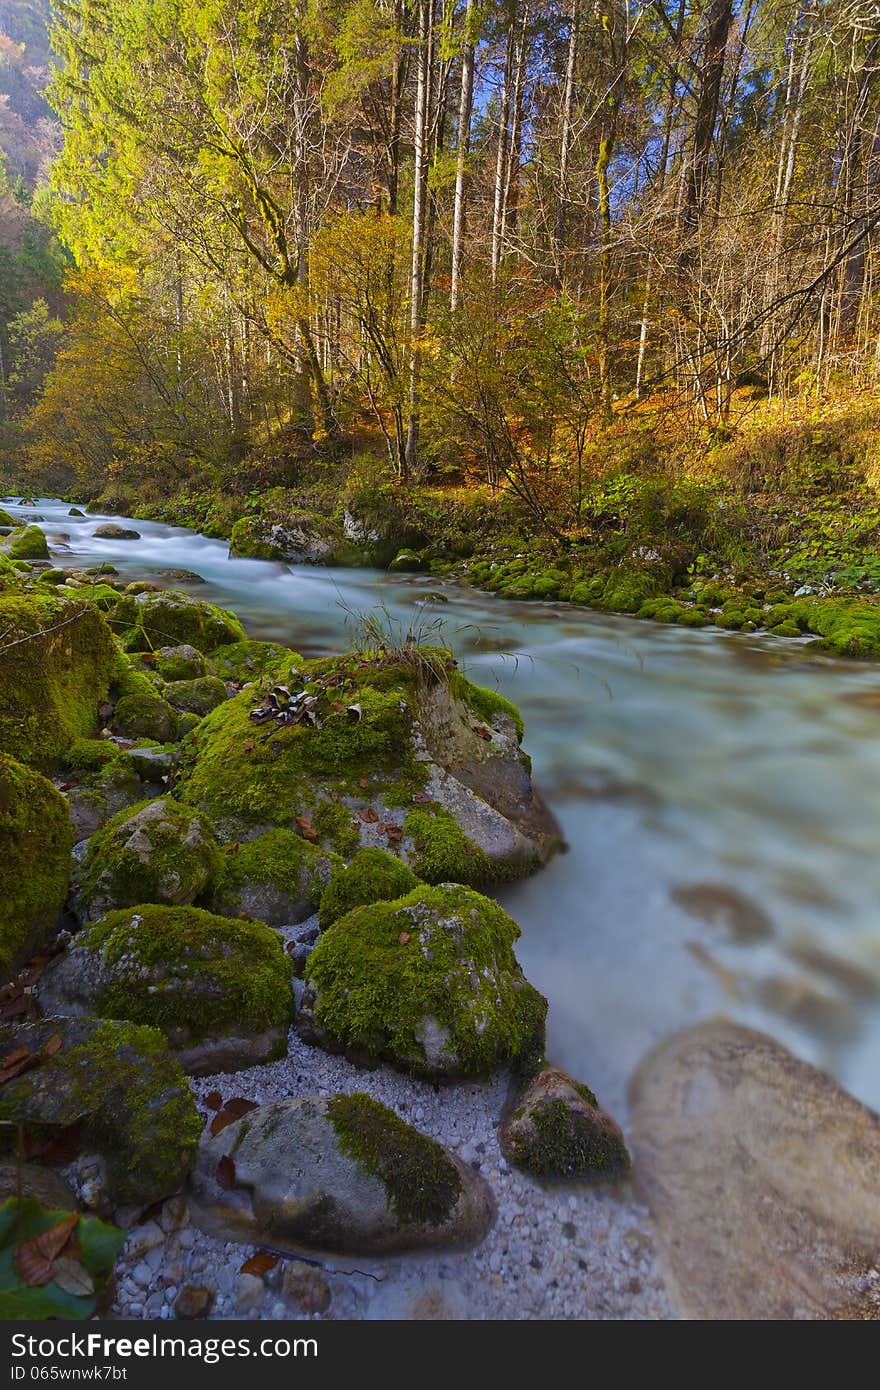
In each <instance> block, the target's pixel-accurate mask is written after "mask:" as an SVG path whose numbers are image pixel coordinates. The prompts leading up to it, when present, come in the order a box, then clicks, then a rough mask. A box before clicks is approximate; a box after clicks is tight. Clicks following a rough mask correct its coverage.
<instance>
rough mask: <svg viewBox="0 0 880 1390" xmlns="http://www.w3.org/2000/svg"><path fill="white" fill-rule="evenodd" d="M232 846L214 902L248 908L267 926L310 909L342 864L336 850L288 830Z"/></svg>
mask: <svg viewBox="0 0 880 1390" xmlns="http://www.w3.org/2000/svg"><path fill="white" fill-rule="evenodd" d="M230 850H233V851H234V852H228V853H227V854H226V855H225V856H224V858H223V867H222V870H221V872H220V875H219V877H218V881H217V884H216V886H215V888H214V892H213V895H212V899H211V902H212V906H213V907H214V909H215V911H217V912H222V913H227V914H229V915H236V916H237V915H238V914H239V913H241V912H242V911H247V912H248V914H249V915H250V916H257V917H260V918H261V920H265V921H268V922H269V924H270V926H280V925H285V924H288V923H292V922H297V921H300V920H301V919H302V918H303V917H305V916H308V915H310V914H311V913H312V912H314V911H315V909H316V908H317V906H318V904H319V903H320V902H321V901H322V894H323V893H324V891H325V888H326V887H327V885H328V883H329V882H332V879H331V875H332V874H334V872H336V873H338V872H339V871H340V869H341V868H342V860H341V859H340V858H339V857H338V856H337V855H335V854H328V853H327V852H326V851H324V850H320V849H318V848H317V847H316V846H315V845H313V844H311V843H310V842H309V841H308V840H304V839H303V838H302V836H301V835H298V834H296V833H295V832H294V831H292V830H282V829H276V830H268V831H267V832H266V833H265V835H258V836H257V837H256V839H254V840H245V841H244V842H243V843H242V844H239V845H235V846H230ZM261 904H262V905H263V910H262V911H261V910H260V909H261Z"/></svg>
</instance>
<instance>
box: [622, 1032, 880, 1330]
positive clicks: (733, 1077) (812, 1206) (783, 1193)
mask: <svg viewBox="0 0 880 1390" xmlns="http://www.w3.org/2000/svg"><path fill="white" fill-rule="evenodd" d="M631 1101H632V1126H631V1143H632V1148H633V1153H634V1163H635V1168H634V1173H635V1177H636V1179H637V1183H638V1185H639V1187H640V1188H641V1189H642V1191H643V1193H644V1195H645V1197H646V1198H647V1200H648V1203H649V1205H650V1208H651V1212H652V1214H653V1216H654V1220H655V1222H656V1226H657V1232H658V1244H659V1248H660V1251H661V1254H662V1256H663V1258H664V1260H665V1263H666V1267H667V1272H668V1275H669V1278H670V1283H671V1291H672V1293H673V1296H674V1298H675V1300H676V1302H677V1304H678V1307H679V1310H680V1312H681V1314H682V1315H683V1316H684V1317H686V1318H704V1319H731V1318H736V1319H765V1318H766V1319H792V1318H796V1319H831V1318H833V1319H840V1318H843V1319H866V1318H870V1319H876V1318H878V1317H880V1279H878V1277H877V1252H878V1250H880V1202H878V1199H877V1194H878V1191H880V1116H878V1115H876V1114H875V1113H874V1112H873V1111H872V1110H869V1109H868V1108H867V1107H866V1106H864V1105H862V1104H860V1103H859V1101H857V1100H855V1099H854V1097H853V1096H851V1095H848V1094H847V1092H846V1091H844V1090H843V1089H842V1088H841V1087H840V1086H839V1085H838V1084H837V1082H836V1081H834V1080H833V1079H832V1078H831V1077H830V1076H828V1075H827V1074H826V1073H825V1072H822V1071H819V1070H818V1069H817V1068H816V1067H813V1066H810V1065H808V1064H807V1063H806V1062H802V1061H799V1060H798V1058H796V1057H793V1056H792V1054H791V1053H790V1052H788V1051H787V1050H786V1049H785V1048H784V1047H783V1046H782V1045H781V1044H780V1043H778V1042H776V1041H774V1039H772V1038H769V1037H766V1036H765V1035H764V1034H762V1033H757V1032H753V1031H752V1030H751V1029H749V1028H742V1027H739V1026H738V1025H736V1024H733V1023H727V1022H724V1021H717V1022H710V1023H704V1024H700V1025H699V1026H697V1027H694V1028H688V1029H685V1030H684V1031H683V1032H681V1033H677V1034H675V1035H674V1036H673V1037H671V1038H669V1039H667V1040H666V1041H665V1042H663V1043H661V1044H660V1046H659V1047H657V1048H656V1049H655V1050H654V1051H653V1052H651V1053H650V1054H649V1055H648V1056H647V1057H646V1058H645V1059H644V1061H643V1062H642V1063H641V1064H640V1066H639V1067H638V1069H637V1071H636V1073H635V1075H634V1078H633V1081H632V1083H631Z"/></svg>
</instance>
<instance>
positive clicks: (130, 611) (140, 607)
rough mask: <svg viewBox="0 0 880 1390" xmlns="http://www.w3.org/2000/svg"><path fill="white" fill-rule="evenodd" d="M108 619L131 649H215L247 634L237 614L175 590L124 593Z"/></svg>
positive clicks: (140, 650) (129, 650)
mask: <svg viewBox="0 0 880 1390" xmlns="http://www.w3.org/2000/svg"><path fill="white" fill-rule="evenodd" d="M108 620H109V622H110V625H111V627H112V628H113V631H114V632H115V633H117V634H118V636H119V638H120V640H121V642H122V645H123V647H124V648H125V650H126V651H127V652H152V651H155V650H156V649H157V648H159V647H168V646H191V647H195V648H196V649H197V650H198V651H200V652H211V651H213V650H214V649H215V648H216V647H220V646H222V645H224V644H226V643H229V642H239V641H241V640H242V638H243V637H244V629H243V627H242V625H241V623H240V622H239V620H238V618H237V617H236V616H235V614H234V613H231V612H229V611H228V610H227V609H225V608H218V607H216V605H215V604H213V603H206V602H204V601H203V600H201V599H195V598H191V597H190V596H189V594H185V593H183V592H180V591H178V590H175V589H166V590H164V591H162V592H160V593H152V594H151V593H146V594H124V595H122V596H121V597H120V598H119V599H118V601H117V603H116V605H115V607H114V608H113V609H112V610H111V612H110V614H109V615H108Z"/></svg>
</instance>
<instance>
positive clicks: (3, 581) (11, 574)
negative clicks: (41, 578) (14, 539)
mask: <svg viewBox="0 0 880 1390" xmlns="http://www.w3.org/2000/svg"><path fill="white" fill-rule="evenodd" d="M18 578H19V573H18V570H17V569H16V567H15V565H14V564H13V563H12V561H11V560H10V559H8V558H7V556H5V555H0V591H2V590H3V589H10V588H12V586H13V585H14V584H16V583H17V582H18Z"/></svg>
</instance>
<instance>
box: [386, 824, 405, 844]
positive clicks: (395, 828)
mask: <svg viewBox="0 0 880 1390" xmlns="http://www.w3.org/2000/svg"><path fill="white" fill-rule="evenodd" d="M385 834H386V835H387V836H388V839H389V840H392V841H396V840H402V839H403V830H402V828H401V827H400V826H399V825H386V827H385Z"/></svg>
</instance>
